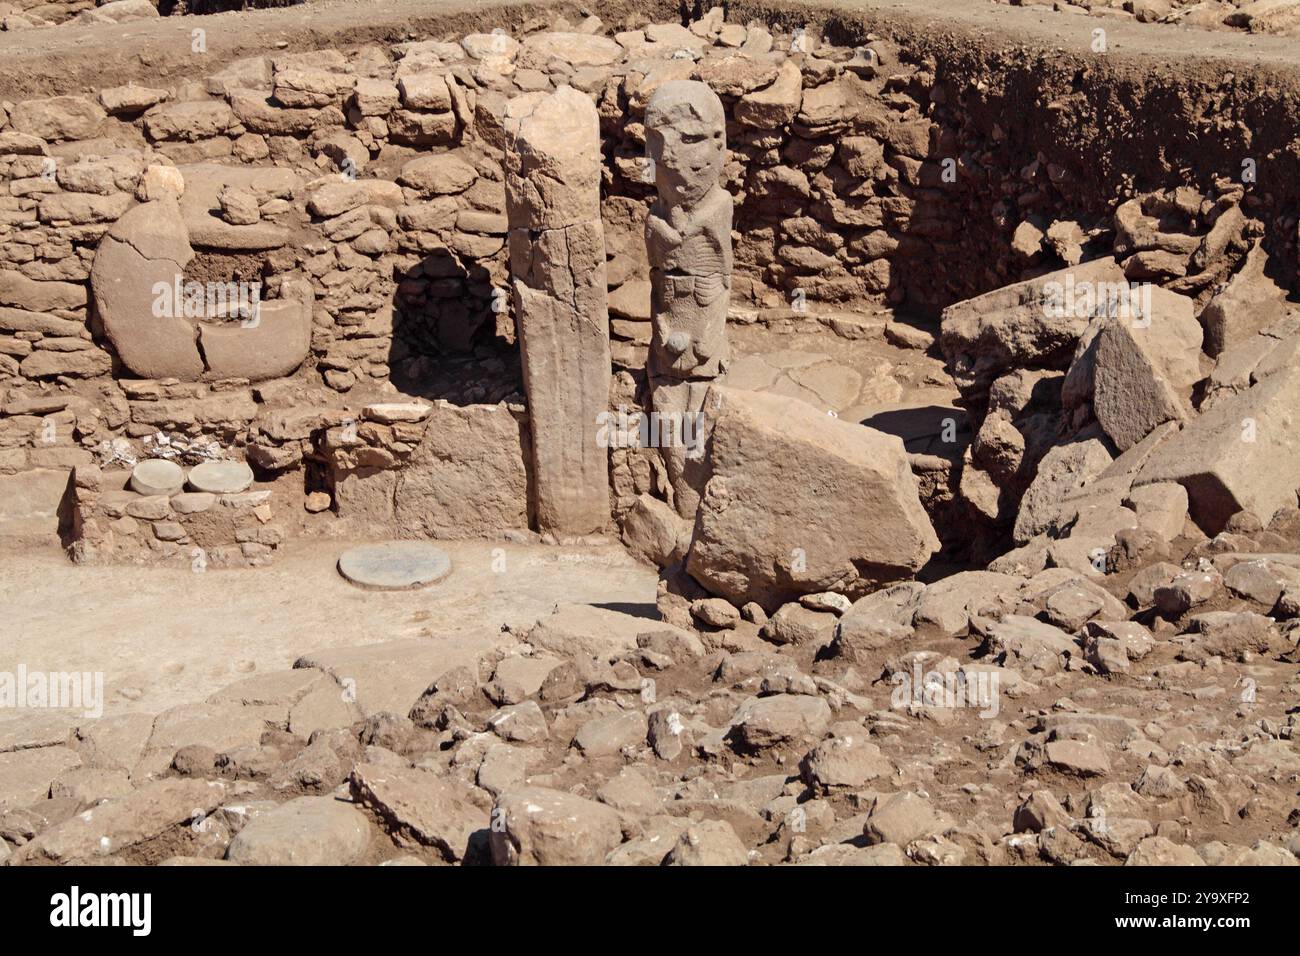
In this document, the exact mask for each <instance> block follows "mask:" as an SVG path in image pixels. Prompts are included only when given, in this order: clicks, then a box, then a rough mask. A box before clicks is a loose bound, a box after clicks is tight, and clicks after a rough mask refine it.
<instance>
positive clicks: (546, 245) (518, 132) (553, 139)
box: [505, 87, 611, 535]
mask: <svg viewBox="0 0 1300 956" xmlns="http://www.w3.org/2000/svg"><path fill="white" fill-rule="evenodd" d="M505 125H506V212H507V217H508V220H509V226H510V274H511V285H512V289H513V293H514V304H515V315H516V321H517V323H518V329H519V343H520V352H521V355H522V359H523V373H524V389H525V391H526V392H527V395H528V413H529V421H530V424H531V430H532V460H533V505H534V511H535V517H536V521H537V528H538V530H539V531H551V532H555V533H563V534H569V535H583V534H593V533H597V532H600V531H602V530H604V528H605V527H606V525H608V523H609V520H610V507H609V458H608V451H607V450H606V449H605V448H603V447H601V445H600V443H599V442H598V440H597V439H598V434H599V425H598V419H599V416H600V415H601V414H602V413H604V412H606V411H607V410H608V406H609V383H610V374H611V366H610V357H609V312H608V307H607V303H606V291H607V290H606V282H605V234H604V229H603V227H602V225H601V221H600V179H601V154H600V128H599V127H600V124H599V118H598V116H597V114H596V107H595V105H594V104H593V103H592V102H591V100H590V99H589V98H588V97H587V96H586V95H585V94H583V93H580V92H578V91H577V90H574V89H572V88H570V87H561V88H560V89H559V90H557V91H556V92H554V93H551V94H548V95H542V94H527V95H525V96H520V97H516V98H515V99H513V100H511V101H510V103H509V104H507V109H506V124H505Z"/></svg>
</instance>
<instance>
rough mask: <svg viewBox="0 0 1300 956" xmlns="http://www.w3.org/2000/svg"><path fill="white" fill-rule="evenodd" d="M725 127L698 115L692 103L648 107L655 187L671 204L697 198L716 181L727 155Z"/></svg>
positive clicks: (693, 200)
mask: <svg viewBox="0 0 1300 956" xmlns="http://www.w3.org/2000/svg"><path fill="white" fill-rule="evenodd" d="M724 136H725V130H724V129H723V128H722V127H721V126H720V125H719V124H716V123H710V122H708V121H706V120H703V119H701V118H700V117H699V115H698V114H697V113H696V111H695V110H694V109H693V108H692V107H691V105H690V104H689V103H685V102H680V101H678V102H675V103H672V104H670V105H668V108H666V109H660V110H648V111H647V114H646V148H647V152H648V153H649V154H650V159H651V160H653V162H654V173H655V187H656V188H657V189H658V190H659V196H660V197H661V198H662V199H663V201H664V202H665V203H667V204H669V205H676V204H678V203H683V202H686V203H693V202H698V201H699V200H700V199H701V198H703V196H704V195H705V193H707V192H708V191H709V190H710V189H711V188H712V187H713V186H714V185H716V184H717V182H718V179H719V177H720V176H721V175H722V164H723V160H724V156H725V152H726V150H725V146H724Z"/></svg>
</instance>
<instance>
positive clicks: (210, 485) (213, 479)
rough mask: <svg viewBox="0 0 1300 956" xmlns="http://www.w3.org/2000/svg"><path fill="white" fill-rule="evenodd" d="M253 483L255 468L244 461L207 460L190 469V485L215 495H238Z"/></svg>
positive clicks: (197, 489) (196, 489)
mask: <svg viewBox="0 0 1300 956" xmlns="http://www.w3.org/2000/svg"><path fill="white" fill-rule="evenodd" d="M252 483H253V469H251V468H249V467H248V466H247V465H246V464H244V463H243V462H242V461H205V462H204V463H203V464H201V465H195V466H194V467H193V468H191V469H190V487H191V488H193V489H194V490H195V491H207V492H211V493H212V494H214V495H237V494H239V492H241V491H246V490H247V489H248V486H249V485H251V484H252Z"/></svg>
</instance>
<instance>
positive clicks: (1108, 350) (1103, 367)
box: [1078, 286, 1201, 451]
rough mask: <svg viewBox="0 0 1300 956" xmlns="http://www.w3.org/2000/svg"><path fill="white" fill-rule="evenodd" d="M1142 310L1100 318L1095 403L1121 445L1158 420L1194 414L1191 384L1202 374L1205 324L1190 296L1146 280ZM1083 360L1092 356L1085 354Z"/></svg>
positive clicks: (1131, 441)
mask: <svg viewBox="0 0 1300 956" xmlns="http://www.w3.org/2000/svg"><path fill="white" fill-rule="evenodd" d="M1142 297H1143V298H1144V299H1145V298H1147V297H1149V298H1150V303H1149V305H1144V310H1149V314H1143V315H1141V316H1120V317H1107V318H1104V319H1100V320H1097V321H1098V322H1099V323H1100V325H1101V327H1100V330H1099V331H1098V333H1097V336H1096V344H1095V351H1094V354H1093V356H1092V362H1093V371H1092V379H1093V387H1092V406H1093V413H1094V414H1095V415H1096V416H1097V421H1099V422H1100V423H1101V426H1102V428H1103V429H1105V431H1106V434H1107V435H1108V436H1109V437H1110V439H1111V440H1112V441H1113V442H1114V443H1115V445H1116V447H1118V448H1119V450H1120V451H1125V450H1127V449H1129V448H1131V447H1132V446H1134V445H1136V444H1137V443H1138V442H1140V441H1141V440H1142V439H1143V438H1145V437H1146V436H1147V435H1148V434H1150V433H1151V431H1152V429H1154V428H1155V427H1156V426H1157V425H1160V424H1163V423H1164V422H1169V421H1182V420H1184V419H1186V418H1187V416H1188V414H1189V407H1190V406H1189V399H1190V397H1191V390H1192V386H1193V385H1194V384H1195V383H1196V381H1197V380H1198V379H1200V377H1201V370H1200V351H1201V326H1200V324H1199V323H1198V322H1197V321H1196V318H1195V317H1194V315H1193V308H1192V300H1191V299H1189V298H1187V297H1186V296H1181V295H1177V294H1175V293H1173V292H1166V291H1165V290H1164V289H1158V288H1152V287H1150V286H1145V287H1143V288H1142ZM1078 361H1087V358H1086V357H1084V358H1080V359H1079V360H1078Z"/></svg>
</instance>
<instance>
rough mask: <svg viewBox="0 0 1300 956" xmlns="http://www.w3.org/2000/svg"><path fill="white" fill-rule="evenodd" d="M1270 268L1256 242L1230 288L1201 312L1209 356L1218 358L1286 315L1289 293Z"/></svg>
mask: <svg viewBox="0 0 1300 956" xmlns="http://www.w3.org/2000/svg"><path fill="white" fill-rule="evenodd" d="M1268 269H1269V261H1268V254H1267V253H1266V252H1265V251H1264V247H1263V246H1262V245H1260V244H1259V243H1256V244H1255V245H1254V246H1252V247H1251V250H1250V252H1248V253H1247V254H1246V260H1245V262H1243V263H1242V266H1241V269H1240V270H1239V271H1238V272H1237V274H1236V275H1234V276H1233V277H1232V278H1231V279H1229V280H1228V285H1227V287H1226V288H1224V290H1223V291H1222V292H1220V293H1219V294H1218V295H1216V296H1215V297H1214V298H1213V299H1211V300H1210V302H1209V304H1208V305H1207V306H1206V307H1205V309H1204V310H1203V311H1202V312H1201V325H1202V326H1203V327H1204V328H1205V354H1206V355H1212V356H1218V355H1220V354H1222V353H1223V352H1226V351H1228V350H1229V349H1231V348H1233V347H1234V346H1237V345H1240V344H1242V343H1243V342H1245V341H1246V340H1247V339H1249V338H1250V337H1251V336H1252V335H1254V334H1255V333H1256V332H1259V331H1260V330H1262V329H1264V328H1265V327H1267V326H1269V325H1271V324H1272V323H1274V322H1276V321H1277V320H1278V319H1281V318H1282V317H1283V316H1285V315H1286V313H1287V309H1288V306H1287V301H1286V300H1287V290H1286V289H1285V288H1283V287H1282V286H1280V285H1278V284H1277V283H1276V282H1274V281H1273V280H1272V279H1271V278H1270V277H1269V276H1268V275H1267V271H1268Z"/></svg>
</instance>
